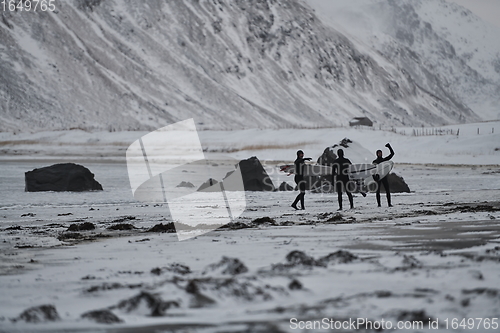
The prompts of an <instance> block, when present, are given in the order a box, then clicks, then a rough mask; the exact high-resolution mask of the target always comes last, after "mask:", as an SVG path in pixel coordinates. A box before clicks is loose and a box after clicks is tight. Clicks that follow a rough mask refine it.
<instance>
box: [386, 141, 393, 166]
mask: <svg viewBox="0 0 500 333" xmlns="http://www.w3.org/2000/svg"><path fill="white" fill-rule="evenodd" d="M385 146H386V147H387V148H389V151H390V154H389V156H387V157H385V158H384V162H385V161H389V160H390V159H391V158H392V157H393V156H394V149H392V147H391V144H390V143H388V144H386V145H385Z"/></svg>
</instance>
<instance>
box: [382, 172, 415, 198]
mask: <svg viewBox="0 0 500 333" xmlns="http://www.w3.org/2000/svg"><path fill="white" fill-rule="evenodd" d="M387 181H388V182H389V188H390V190H391V193H410V187H409V186H408V184H406V182H405V180H404V179H403V177H401V176H398V175H397V174H395V173H390V174H388V175H387ZM380 192H384V193H385V188H384V186H382V188H381V189H380Z"/></svg>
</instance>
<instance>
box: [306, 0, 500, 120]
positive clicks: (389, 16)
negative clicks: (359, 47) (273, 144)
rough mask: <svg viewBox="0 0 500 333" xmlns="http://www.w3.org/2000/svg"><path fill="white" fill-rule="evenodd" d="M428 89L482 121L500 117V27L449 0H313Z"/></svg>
mask: <svg viewBox="0 0 500 333" xmlns="http://www.w3.org/2000/svg"><path fill="white" fill-rule="evenodd" d="M308 2H309V3H310V4H311V6H312V7H313V8H315V9H316V11H317V12H319V13H321V14H322V15H323V18H324V22H327V23H329V24H330V25H332V26H333V27H339V26H341V27H342V28H343V29H344V30H343V31H344V32H345V33H347V34H348V35H349V36H351V38H356V39H359V40H361V41H362V42H363V43H366V44H368V45H369V46H370V47H371V48H372V49H374V50H375V51H378V52H380V53H381V54H382V55H383V56H384V57H385V58H387V59H389V61H391V62H393V63H395V64H397V65H398V66H400V67H401V68H404V69H405V70H407V71H408V72H409V73H410V75H411V76H412V78H413V79H414V80H415V82H416V83H417V84H418V85H419V86H421V87H422V88H423V89H427V90H428V91H432V92H435V91H443V92H447V93H449V94H452V95H454V96H460V99H461V100H462V101H463V102H464V103H465V104H466V105H468V106H469V107H470V108H471V109H472V110H473V111H474V112H475V113H476V114H478V115H479V116H480V117H481V118H482V119H483V120H492V119H500V109H499V108H498V105H500V39H499V38H498V34H499V33H500V29H499V28H498V27H496V26H493V25H491V24H489V23H487V22H485V21H483V20H481V19H480V18H478V17H477V16H476V15H474V14H473V13H472V12H470V11H469V10H467V9H465V8H463V7H461V6H459V5H456V4H454V3H448V2H446V1H444V0H397V1H395V0H383V1H381V0H358V1H357V2H356V1H355V2H350V3H347V2H345V1H344V0H339V1H335V2H331V1H327V0H308Z"/></svg>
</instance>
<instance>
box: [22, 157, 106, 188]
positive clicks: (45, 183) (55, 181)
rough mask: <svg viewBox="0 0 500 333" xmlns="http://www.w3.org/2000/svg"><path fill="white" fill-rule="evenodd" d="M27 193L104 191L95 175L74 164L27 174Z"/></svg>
mask: <svg viewBox="0 0 500 333" xmlns="http://www.w3.org/2000/svg"><path fill="white" fill-rule="evenodd" d="M24 179H25V183H26V187H25V191H26V192H41V191H58V192H60V191H74V192H82V191H102V186H101V184H99V182H97V181H96V180H95V179H94V174H93V173H92V172H90V170H89V169H87V168H86V167H84V166H82V165H78V164H74V163H61V164H54V165H51V166H48V167H43V168H40V169H34V170H32V171H28V172H25V174H24Z"/></svg>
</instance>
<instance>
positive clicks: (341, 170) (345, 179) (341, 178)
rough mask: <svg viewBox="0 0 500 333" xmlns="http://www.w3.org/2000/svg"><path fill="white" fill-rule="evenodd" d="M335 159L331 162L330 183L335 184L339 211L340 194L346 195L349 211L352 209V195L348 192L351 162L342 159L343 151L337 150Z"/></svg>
mask: <svg viewBox="0 0 500 333" xmlns="http://www.w3.org/2000/svg"><path fill="white" fill-rule="evenodd" d="M337 156H338V157H337V159H335V160H334V161H333V162H332V183H333V184H335V189H336V191H337V196H338V201H339V209H338V210H339V211H340V210H342V192H343V191H345V193H347V197H348V198H349V203H350V204H351V209H353V208H354V202H353V199H352V194H351V192H350V191H349V186H348V183H349V175H348V174H347V173H348V170H349V165H351V164H352V163H351V161H349V160H348V159H347V158H345V157H344V150H342V149H339V150H337Z"/></svg>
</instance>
